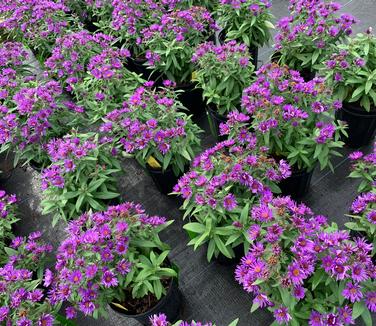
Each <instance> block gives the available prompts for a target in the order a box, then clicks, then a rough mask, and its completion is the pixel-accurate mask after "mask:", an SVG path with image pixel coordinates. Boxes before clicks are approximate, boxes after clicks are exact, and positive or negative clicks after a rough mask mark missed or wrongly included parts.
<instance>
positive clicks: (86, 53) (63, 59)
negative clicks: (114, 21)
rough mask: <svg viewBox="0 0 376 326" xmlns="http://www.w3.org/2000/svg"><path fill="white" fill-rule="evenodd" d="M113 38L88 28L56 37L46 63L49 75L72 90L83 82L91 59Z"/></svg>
mask: <svg viewBox="0 0 376 326" xmlns="http://www.w3.org/2000/svg"><path fill="white" fill-rule="evenodd" d="M112 42H113V38H112V37H111V36H109V35H106V34H103V33H97V34H91V33H90V32H89V31H87V30H81V31H78V32H71V33H67V34H65V35H63V36H61V37H59V38H57V39H56V42H55V46H54V47H53V49H52V54H51V56H50V57H49V58H48V59H47V60H46V62H45V63H44V65H45V67H46V72H47V74H48V76H49V77H51V78H54V79H56V80H59V82H60V83H61V85H62V87H63V88H64V89H65V90H66V91H68V92H72V90H73V86H74V85H75V84H78V83H79V82H82V79H83V78H84V76H85V75H86V71H87V65H88V64H89V62H90V59H91V58H92V57H93V56H95V55H98V54H100V53H101V52H102V51H103V50H104V49H107V48H109V47H110V46H111V43H112Z"/></svg>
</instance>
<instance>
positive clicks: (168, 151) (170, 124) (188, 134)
mask: <svg viewBox="0 0 376 326" xmlns="http://www.w3.org/2000/svg"><path fill="white" fill-rule="evenodd" d="M164 85H165V86H166V87H165V88H160V89H159V90H153V88H152V86H153V83H152V82H147V83H146V84H145V86H144V87H139V88H138V89H137V90H136V91H135V92H134V94H133V95H132V96H131V97H130V98H129V100H128V101H126V102H124V104H123V108H122V109H120V110H114V111H113V112H111V113H109V114H108V115H107V117H106V120H107V122H105V123H104V124H103V125H102V126H101V129H100V130H101V131H102V132H104V133H105V134H106V135H107V137H109V139H108V141H112V143H113V145H114V147H115V148H117V149H120V150H122V151H124V152H126V153H128V154H134V155H135V157H136V159H137V160H138V162H139V163H140V164H141V165H143V166H145V163H146V162H148V161H149V159H150V158H154V159H155V160H157V162H158V163H159V165H160V168H161V169H162V170H163V171H165V170H166V169H167V168H169V167H171V168H172V170H173V171H174V173H175V175H177V176H178V175H179V174H181V173H182V172H184V171H185V168H186V165H188V164H189V162H190V161H191V160H192V159H193V158H194V157H195V155H196V154H197V153H198V152H199V151H200V149H201V147H200V139H199V138H198V135H199V133H200V132H201V130H200V128H199V127H198V126H197V125H196V124H194V123H193V121H192V119H191V117H190V116H187V114H185V113H184V112H181V111H180V110H181V109H184V107H183V106H182V104H181V103H180V102H178V101H177V94H176V93H175V92H174V91H173V88H172V86H173V83H172V82H170V81H165V82H164Z"/></svg>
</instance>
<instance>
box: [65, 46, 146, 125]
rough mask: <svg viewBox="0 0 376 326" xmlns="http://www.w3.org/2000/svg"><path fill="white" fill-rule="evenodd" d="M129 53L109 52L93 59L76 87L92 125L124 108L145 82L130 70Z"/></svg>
mask: <svg viewBox="0 0 376 326" xmlns="http://www.w3.org/2000/svg"><path fill="white" fill-rule="evenodd" d="M129 56H130V53H129V51H128V50H120V49H115V48H106V49H104V50H103V51H102V52H101V53H100V54H97V55H94V56H92V57H91V58H90V60H89V63H88V65H87V73H86V75H85V76H84V77H83V79H82V81H80V82H79V83H76V84H74V85H73V86H72V88H73V90H72V93H73V94H75V96H76V99H77V104H78V105H80V106H83V107H84V108H85V109H86V113H87V115H88V117H89V120H90V122H91V123H95V122H96V121H98V120H100V119H102V118H104V116H105V115H106V114H107V113H108V112H110V111H112V110H114V109H115V108H116V107H118V106H119V105H121V104H122V103H123V101H124V100H125V99H127V98H128V97H129V95H130V94H132V93H133V92H134V91H135V89H136V88H137V87H139V86H141V85H142V83H143V82H144V80H143V79H141V78H140V77H139V76H138V75H136V74H135V73H133V72H130V71H129V70H128V69H127V68H126V63H127V58H128V57H129Z"/></svg>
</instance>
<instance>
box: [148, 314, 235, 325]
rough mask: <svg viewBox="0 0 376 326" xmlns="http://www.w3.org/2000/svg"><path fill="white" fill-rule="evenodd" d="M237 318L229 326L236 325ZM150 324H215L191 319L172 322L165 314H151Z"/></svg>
mask: <svg viewBox="0 0 376 326" xmlns="http://www.w3.org/2000/svg"><path fill="white" fill-rule="evenodd" d="M237 323H238V319H236V320H234V321H233V322H232V323H231V324H230V325H229V326H236V325H237ZM150 324H151V326H215V324H213V323H212V322H199V321H194V320H192V321H191V322H186V321H182V320H179V321H177V322H176V323H174V324H172V323H170V322H169V321H168V320H167V316H166V315H165V314H158V315H153V316H151V317H150Z"/></svg>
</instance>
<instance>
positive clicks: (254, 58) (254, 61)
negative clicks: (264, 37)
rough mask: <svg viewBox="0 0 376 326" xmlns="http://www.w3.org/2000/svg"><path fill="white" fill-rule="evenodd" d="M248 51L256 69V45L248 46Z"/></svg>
mask: <svg viewBox="0 0 376 326" xmlns="http://www.w3.org/2000/svg"><path fill="white" fill-rule="evenodd" d="M249 53H250V54H251V56H252V63H253V65H254V66H255V71H256V70H257V68H258V66H257V63H258V47H250V48H249Z"/></svg>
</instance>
